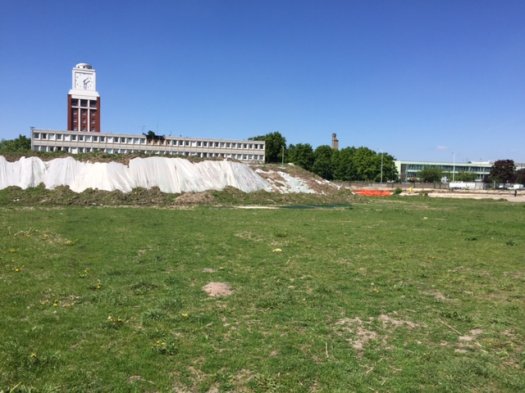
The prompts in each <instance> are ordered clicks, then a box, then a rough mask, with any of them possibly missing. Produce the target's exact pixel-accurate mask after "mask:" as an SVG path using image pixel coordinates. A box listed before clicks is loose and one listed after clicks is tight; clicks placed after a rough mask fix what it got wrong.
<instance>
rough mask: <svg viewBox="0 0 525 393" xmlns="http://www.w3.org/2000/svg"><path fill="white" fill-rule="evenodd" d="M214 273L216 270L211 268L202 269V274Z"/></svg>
mask: <svg viewBox="0 0 525 393" xmlns="http://www.w3.org/2000/svg"><path fill="white" fill-rule="evenodd" d="M216 271H217V270H215V269H212V268H211V267H205V268H204V269H202V272H203V273H215V272H216Z"/></svg>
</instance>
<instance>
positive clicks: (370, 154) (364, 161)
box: [352, 146, 381, 181]
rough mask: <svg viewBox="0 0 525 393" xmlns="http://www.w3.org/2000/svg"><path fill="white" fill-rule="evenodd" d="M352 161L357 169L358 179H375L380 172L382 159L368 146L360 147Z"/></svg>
mask: <svg viewBox="0 0 525 393" xmlns="http://www.w3.org/2000/svg"><path fill="white" fill-rule="evenodd" d="M352 162H353V164H354V168H355V171H356V177H357V179H356V180H365V181H370V180H375V178H376V177H377V175H378V174H379V172H380V170H381V169H380V165H381V161H380V160H378V159H377V154H376V152H375V151H373V150H371V149H369V148H368V147H363V146H361V147H358V148H357V149H355V152H354V154H353V159H352Z"/></svg>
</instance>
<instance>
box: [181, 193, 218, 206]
mask: <svg viewBox="0 0 525 393" xmlns="http://www.w3.org/2000/svg"><path fill="white" fill-rule="evenodd" d="M214 201H215V198H214V197H213V195H212V194H210V193H209V192H207V191H205V192H187V193H184V194H182V195H180V196H178V197H177V198H175V204H177V205H202V204H210V203H213V202H214Z"/></svg>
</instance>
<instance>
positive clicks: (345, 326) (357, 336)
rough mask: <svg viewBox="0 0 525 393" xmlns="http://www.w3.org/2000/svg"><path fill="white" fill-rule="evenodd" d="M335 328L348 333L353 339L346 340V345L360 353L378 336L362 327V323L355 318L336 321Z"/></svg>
mask: <svg viewBox="0 0 525 393" xmlns="http://www.w3.org/2000/svg"><path fill="white" fill-rule="evenodd" d="M335 324H336V326H338V327H339V329H340V330H341V331H342V332H345V333H349V334H350V335H352V336H353V337H350V338H347V341H348V343H349V344H350V345H351V346H352V348H354V349H355V350H356V351H358V352H362V351H363V349H364V347H365V345H367V344H368V342H369V341H370V340H377V338H378V337H379V334H378V333H377V332H374V331H372V330H368V329H366V328H364V327H363V321H362V320H361V319H360V318H358V317H356V318H352V319H350V318H343V319H340V320H339V321H337V322H336V323H335Z"/></svg>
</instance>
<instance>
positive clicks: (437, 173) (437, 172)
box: [418, 166, 443, 183]
mask: <svg viewBox="0 0 525 393" xmlns="http://www.w3.org/2000/svg"><path fill="white" fill-rule="evenodd" d="M418 177H419V180H420V181H422V182H426V183H437V182H439V181H441V178H442V177H443V171H442V170H441V169H440V168H438V167H435V166H432V167H427V168H423V169H422V170H421V171H419V173H418Z"/></svg>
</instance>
